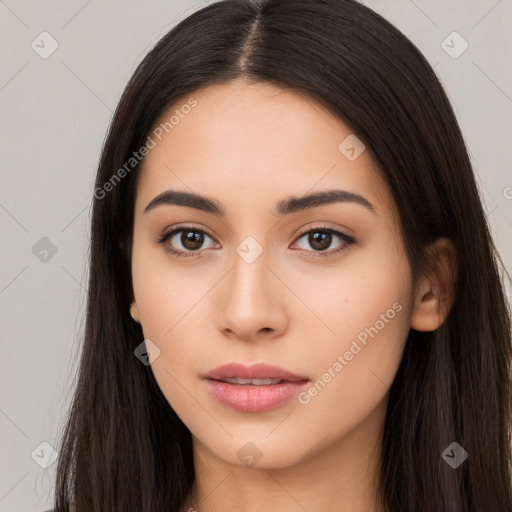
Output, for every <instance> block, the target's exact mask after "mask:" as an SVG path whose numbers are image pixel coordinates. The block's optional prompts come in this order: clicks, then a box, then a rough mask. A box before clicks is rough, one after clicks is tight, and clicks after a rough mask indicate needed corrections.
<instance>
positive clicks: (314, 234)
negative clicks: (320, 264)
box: [295, 226, 356, 258]
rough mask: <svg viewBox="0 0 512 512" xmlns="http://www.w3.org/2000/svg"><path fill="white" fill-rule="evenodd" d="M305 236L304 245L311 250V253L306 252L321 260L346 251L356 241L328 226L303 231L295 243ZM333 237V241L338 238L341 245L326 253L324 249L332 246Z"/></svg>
mask: <svg viewBox="0 0 512 512" xmlns="http://www.w3.org/2000/svg"><path fill="white" fill-rule="evenodd" d="M306 236H307V239H306V243H307V244H309V245H310V247H312V248H313V251H310V250H308V252H310V253H312V254H313V256H314V257H321V258H325V257H330V256H334V255H336V254H339V253H341V252H343V251H346V250H348V248H349V246H350V245H352V244H354V243H355V242H356V240H355V239H354V238H352V237H351V236H348V235H346V234H345V233H342V232H341V231H338V230H337V229H334V228H331V227H328V226H319V227H315V228H310V229H308V230H307V231H304V230H303V231H301V236H300V237H299V238H298V239H297V241H299V240H301V239H302V238H305V237H306ZM333 236H334V239H336V238H338V239H339V240H341V243H340V245H339V246H338V248H336V249H333V250H330V251H326V249H328V248H329V247H330V246H331V245H332V242H333ZM295 243H297V242H295Z"/></svg>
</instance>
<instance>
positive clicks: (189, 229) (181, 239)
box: [157, 226, 213, 258]
mask: <svg viewBox="0 0 512 512" xmlns="http://www.w3.org/2000/svg"><path fill="white" fill-rule="evenodd" d="M180 233H181V235H180ZM177 235H180V236H177ZM205 237H208V238H210V239H211V240H213V238H212V237H211V236H210V235H208V234H207V233H206V231H204V230H202V229H199V228H195V227H193V226H179V227H177V228H175V229H173V230H172V231H169V232H168V233H165V234H164V235H163V236H162V237H161V238H159V239H158V240H157V243H159V244H161V245H163V247H164V249H165V250H166V251H167V252H170V253H171V254H173V255H175V256H177V257H179V258H182V257H183V258H187V257H196V256H197V254H195V253H198V252H199V250H200V249H201V248H202V249H204V247H201V246H202V245H203V243H204V239H205ZM168 242H171V243H168ZM177 244H178V245H179V244H181V246H182V248H179V247H178V249H175V247H176V245H177Z"/></svg>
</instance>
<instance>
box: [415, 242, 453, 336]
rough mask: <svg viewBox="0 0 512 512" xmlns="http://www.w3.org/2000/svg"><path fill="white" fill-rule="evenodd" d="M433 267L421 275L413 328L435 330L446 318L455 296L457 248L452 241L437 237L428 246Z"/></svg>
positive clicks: (426, 330) (425, 330)
mask: <svg viewBox="0 0 512 512" xmlns="http://www.w3.org/2000/svg"><path fill="white" fill-rule="evenodd" d="M431 250H432V251H433V255H432V257H433V262H434V265H433V270H432V273H431V274H430V275H428V276H424V277H423V278H422V279H421V280H420V282H419V284H418V287H417V288H418V291H417V294H416V300H415V306H414V311H413V315H412V318H411V327H412V328H413V329H415V330H416V331H424V332H429V331H435V330H436V329H438V328H439V327H440V326H441V325H442V324H443V322H444V321H445V320H446V317H447V316H448V313H449V311H450V309H451V307H452V305H453V301H454V299H455V282H456V279H457V252H456V249H455V246H454V244H453V242H452V241H451V240H449V239H447V238H440V239H438V240H437V241H436V242H435V243H434V246H433V247H431Z"/></svg>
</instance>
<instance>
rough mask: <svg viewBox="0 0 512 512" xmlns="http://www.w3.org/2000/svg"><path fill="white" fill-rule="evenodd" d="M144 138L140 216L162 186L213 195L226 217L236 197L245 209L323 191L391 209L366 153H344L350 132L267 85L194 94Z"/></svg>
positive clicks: (305, 100)
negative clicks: (147, 144)
mask: <svg viewBox="0 0 512 512" xmlns="http://www.w3.org/2000/svg"><path fill="white" fill-rule="evenodd" d="M189 105H194V106H193V107H190V106H189ZM166 123H167V124H166ZM155 130H157V131H155ZM151 133H152V134H154V133H157V134H158V137H156V136H155V135H152V138H153V140H154V142H155V147H154V148H153V149H152V150H151V151H150V152H149V153H148V154H147V156H146V157H145V159H144V161H143V165H142V169H141V171H140V172H141V174H140V176H139V180H138V187H137V188H138V190H137V204H138V206H137V208H138V209H139V210H140V209H141V208H143V207H144V206H145V205H146V204H147V203H148V202H149V201H150V200H151V199H152V198H153V197H154V196H156V195H157V194H159V193H161V192H162V191H163V190H165V189H166V188H174V189H176V188H178V189H181V190H188V191H192V192H196V193H200V194H203V195H207V196H213V197H216V198H217V199H218V200H219V201H220V202H222V203H223V204H226V206H227V208H226V209H227V210H228V214H229V203H230V202H231V201H233V200H238V202H239V201H240V198H241V197H243V198H244V200H243V201H244V208H245V209H246V210H247V209H252V208H253V207H254V208H255V207H257V206H258V205H259V206H260V207H263V206H264V204H265V205H267V206H268V207H272V206H273V205H274V204H275V203H276V202H277V201H278V200H279V199H282V197H284V196H286V195H295V196H298V195H302V194H305V193H306V192H311V191H314V190H316V189H318V190H320V189H327V188H343V189H345V190H348V191H350V192H353V193H358V194H362V195H364V196H365V197H367V198H368V199H369V200H370V201H371V202H372V203H373V204H376V205H379V206H377V208H379V209H382V208H389V207H391V208H392V204H391V203H390V197H389V194H388V192H387V190H386V185H385V184H384V182H383V180H382V179H381V178H380V176H379V173H378V172H377V171H376V167H375V165H374V162H373V159H372V158H371V156H370V154H369V152H368V151H366V149H365V150H363V151H362V152H361V154H360V155H359V156H358V157H357V158H356V159H355V160H350V159H349V158H347V155H346V154H345V153H344V151H345V150H346V148H347V144H348V145H349V146H350V145H352V146H354V141H355V143H356V144H357V139H354V137H355V135H354V134H352V133H351V130H350V128H349V127H348V126H347V125H345V124H344V123H343V122H342V121H340V120H339V119H338V118H337V117H335V116H334V114H332V113H331V112H330V111H329V110H328V109H326V108H325V107H323V106H322V105H320V104H319V103H317V102H315V101H314V100H312V99H311V98H309V97H307V96H306V95H303V94H301V93H299V92H296V91H293V90H289V89H284V88H281V87H279V86H276V85H274V84H270V83H266V82H265V83H252V84H251V83H248V82H246V81H243V80H237V81H233V82H230V83H229V84H221V85H211V86H208V87H204V88H201V89H198V90H197V91H195V92H194V93H193V94H190V95H187V96H182V97H181V98H180V99H179V100H177V101H175V102H174V104H173V105H172V106H171V107H169V108H168V109H167V110H166V111H165V112H164V113H163V115H162V116H161V117H160V119H159V120H158V121H157V122H156V123H155V125H154V127H153V129H152V132H151ZM347 141H348V142H347ZM356 149H357V150H358V151H359V150H360V149H361V147H356ZM352 154H353V152H352ZM267 198H268V203H267ZM142 203H144V204H142Z"/></svg>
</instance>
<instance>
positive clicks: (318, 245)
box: [157, 226, 356, 258]
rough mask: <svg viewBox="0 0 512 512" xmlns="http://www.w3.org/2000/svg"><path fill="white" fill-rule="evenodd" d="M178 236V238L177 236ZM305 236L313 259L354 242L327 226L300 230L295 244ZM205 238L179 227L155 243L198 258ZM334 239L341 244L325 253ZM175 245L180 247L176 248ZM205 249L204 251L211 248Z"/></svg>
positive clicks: (176, 253) (202, 233)
mask: <svg viewBox="0 0 512 512" xmlns="http://www.w3.org/2000/svg"><path fill="white" fill-rule="evenodd" d="M178 235H180V236H178ZM306 235H307V239H306V242H307V243H308V244H309V245H310V247H312V248H313V250H308V249H306V251H307V252H309V253H310V254H312V255H313V256H314V257H324V258H325V257H330V256H333V255H336V254H339V253H341V252H343V251H346V250H348V248H349V246H350V245H352V244H354V243H355V242H356V240H355V239H354V238H352V237H351V236H348V235H346V234H345V233H342V232H341V231H338V230H337V229H334V228H331V227H328V226H319V227H315V228H309V229H308V230H302V231H301V232H300V236H299V238H297V239H296V242H295V243H297V242H298V241H300V240H301V239H302V238H305V237H306ZM205 237H206V238H209V239H210V240H213V237H211V236H210V235H208V233H206V231H204V230H202V229H199V228H196V227H194V226H179V227H177V228H175V229H173V230H171V231H169V232H167V233H164V235H163V236H162V237H161V238H159V239H157V243H159V244H161V245H162V246H163V247H164V249H165V250H166V251H167V252H169V253H171V254H173V255H174V256H177V257H179V258H187V257H199V256H200V252H201V250H202V249H205V247H203V244H204V241H205ZM333 237H334V239H336V238H338V239H339V240H340V241H341V243H340V244H339V246H338V247H337V248H336V249H333V250H330V251H326V249H328V248H329V247H330V246H331V245H332V243H333ZM177 245H181V247H178V248H176V246H177ZM211 247H212V246H210V247H206V249H208V248H211Z"/></svg>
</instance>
